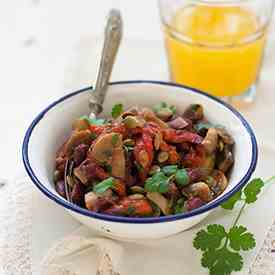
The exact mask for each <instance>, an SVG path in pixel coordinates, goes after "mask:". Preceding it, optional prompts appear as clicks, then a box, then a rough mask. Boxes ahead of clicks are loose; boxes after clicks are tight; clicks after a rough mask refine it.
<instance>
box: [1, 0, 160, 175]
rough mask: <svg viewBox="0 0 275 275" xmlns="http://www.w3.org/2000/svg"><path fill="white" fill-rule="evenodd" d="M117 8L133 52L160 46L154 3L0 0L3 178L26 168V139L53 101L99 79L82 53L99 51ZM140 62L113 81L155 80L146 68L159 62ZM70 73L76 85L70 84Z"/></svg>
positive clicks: (144, 59) (116, 76)
mask: <svg viewBox="0 0 275 275" xmlns="http://www.w3.org/2000/svg"><path fill="white" fill-rule="evenodd" d="M112 7H117V8H119V9H121V11H122V14H123V19H124V23H125V28H124V37H125V38H127V39H128V40H129V41H130V42H131V45H132V46H133V47H138V45H137V43H138V42H139V43H140V42H141V41H146V43H149V44H150V41H153V42H154V43H156V42H157V43H161V31H160V26H159V18H158V9H157V1H155V0H147V1H146V0H139V1H132V0H8V1H4V0H2V1H0V35H1V43H0V49H1V51H0V75H1V77H0V94H1V99H0V125H1V129H2V130H1V132H2V134H1V136H0V152H1V156H0V161H1V173H0V177H4V178H10V177H13V176H14V173H15V171H17V170H19V169H21V155H20V154H21V153H20V147H21V143H22V135H23V133H24V131H25V130H26V127H27V125H28V124H29V123H30V121H31V119H32V118H33V117H34V115H35V114H36V113H37V112H38V111H40V110H41V108H43V107H45V106H47V104H48V103H49V102H50V101H52V100H53V99H56V98H57V97H58V96H61V95H63V94H64V93H68V92H70V91H72V90H73V89H77V88H80V87H83V86H85V85H88V84H90V83H91V81H92V80H93V79H94V75H93V74H92V72H93V71H95V67H96V66H95V64H96V62H97V60H94V59H93V60H91V57H90V56H85V53H84V52H83V50H80V49H82V48H83V47H84V48H86V49H87V53H89V51H90V50H91V51H92V52H91V53H93V49H94V48H96V47H97V48H98V43H96V41H97V40H96V38H98V37H101V36H102V32H103V25H104V22H105V17H106V14H107V13H108V11H109V9H110V8H112ZM80 55H81V56H80ZM125 56H126V55H124V58H123V60H126V59H125ZM79 57H81V62H82V63H81V66H82V64H83V65H85V66H86V68H89V69H87V70H88V72H89V70H91V75H90V79H91V81H89V77H88V72H87V74H86V75H85V76H83V74H82V75H81V74H79V72H80V70H79V68H78V67H77V66H78V63H77V62H79V60H80V58H79ZM85 59H87V62H85ZM160 59H161V58H160ZM76 60H77V62H76V64H75V63H74V62H75V61H76ZM137 61H138V63H135V64H132V65H131V64H128V67H127V69H126V68H124V69H123V72H122V70H121V67H120V68H118V66H117V69H116V72H115V73H114V76H115V77H113V79H115V80H118V79H127V78H128V79H129V78H132V79H134V78H150V75H148V74H146V77H144V76H145V73H144V68H143V64H144V65H145V66H146V67H147V68H148V66H149V67H150V66H154V65H156V64H155V60H154V58H151V56H150V55H148V56H146V58H145V57H144V58H143V57H141V58H137ZM123 62H124V61H123ZM153 62H154V64H153ZM72 64H74V67H72V66H73V65H72ZM160 64H161V63H159V64H158V66H159V65H160ZM80 69H81V68H80ZM159 70H160V69H157V71H159ZM161 70H165V66H163V68H162V69H161ZM71 71H73V72H74V73H75V74H76V75H77V77H75V75H74V76H73V77H75V79H78V80H77V81H74V80H73V79H71V77H70V76H71V75H70V74H71ZM153 71H154V70H153ZM78 76H79V77H78ZM154 78H157V77H154Z"/></svg>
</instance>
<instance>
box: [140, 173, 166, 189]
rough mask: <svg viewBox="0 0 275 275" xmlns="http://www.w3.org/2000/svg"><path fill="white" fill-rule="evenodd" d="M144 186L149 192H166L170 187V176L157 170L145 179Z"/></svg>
mask: <svg viewBox="0 0 275 275" xmlns="http://www.w3.org/2000/svg"><path fill="white" fill-rule="evenodd" d="M144 187H145V190H146V191H148V192H159V193H166V192H167V191H168V187H169V178H168V177H167V176H165V174H164V173H163V172H157V173H155V174H154V175H153V176H152V177H151V178H148V179H147V180H146V181H145V186H144Z"/></svg>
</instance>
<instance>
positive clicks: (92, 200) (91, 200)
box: [84, 192, 98, 211]
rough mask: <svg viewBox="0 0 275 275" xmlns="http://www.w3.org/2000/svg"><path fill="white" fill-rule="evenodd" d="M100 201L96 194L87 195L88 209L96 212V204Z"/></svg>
mask: <svg viewBox="0 0 275 275" xmlns="http://www.w3.org/2000/svg"><path fill="white" fill-rule="evenodd" d="M97 200H98V196H97V195H96V193H94V192H89V193H86V194H85V197H84V201H85V206H86V208H87V209H89V210H92V211H95V208H96V202H97Z"/></svg>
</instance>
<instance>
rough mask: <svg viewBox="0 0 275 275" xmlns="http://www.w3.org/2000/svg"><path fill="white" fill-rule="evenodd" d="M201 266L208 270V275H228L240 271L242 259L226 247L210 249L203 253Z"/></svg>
mask: <svg viewBox="0 0 275 275" xmlns="http://www.w3.org/2000/svg"><path fill="white" fill-rule="evenodd" d="M201 264H202V266H203V267H206V268H208V269H209V274H210V275H229V274H231V273H232V272H233V271H240V270H241V269H242V267H243V259H242V256H241V255H240V254H239V253H234V252H231V251H230V250H228V249H227V248H226V247H222V248H220V249H210V250H207V251H205V252H204V253H203V256H202V259H201Z"/></svg>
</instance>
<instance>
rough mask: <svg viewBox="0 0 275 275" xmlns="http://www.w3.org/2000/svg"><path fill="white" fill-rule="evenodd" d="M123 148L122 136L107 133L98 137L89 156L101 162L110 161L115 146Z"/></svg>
mask: <svg viewBox="0 0 275 275" xmlns="http://www.w3.org/2000/svg"><path fill="white" fill-rule="evenodd" d="M120 147H121V148H122V136H121V135H120V134H117V133H106V134H103V135H101V136H99V137H98V139H97V140H96V141H95V144H94V145H93V148H92V150H91V152H90V153H89V156H90V157H91V158H93V159H95V160H96V161H98V162H100V163H110V162H111V160H112V155H113V151H114V149H115V148H120Z"/></svg>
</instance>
